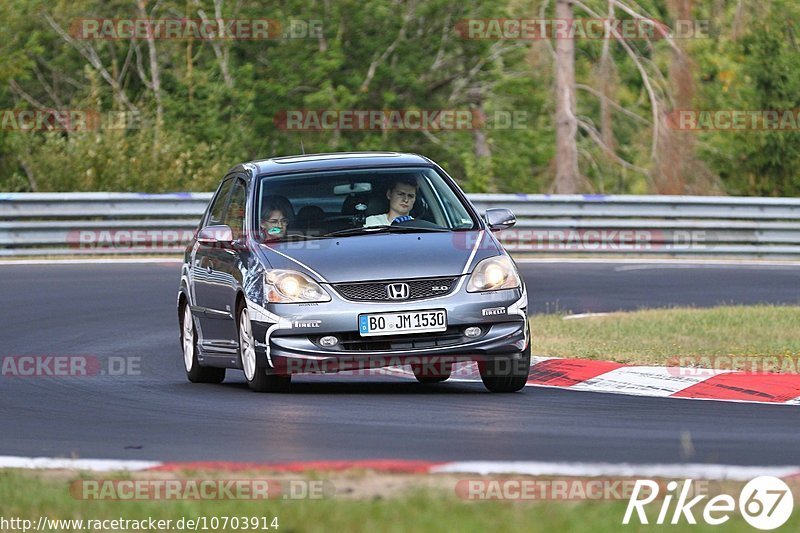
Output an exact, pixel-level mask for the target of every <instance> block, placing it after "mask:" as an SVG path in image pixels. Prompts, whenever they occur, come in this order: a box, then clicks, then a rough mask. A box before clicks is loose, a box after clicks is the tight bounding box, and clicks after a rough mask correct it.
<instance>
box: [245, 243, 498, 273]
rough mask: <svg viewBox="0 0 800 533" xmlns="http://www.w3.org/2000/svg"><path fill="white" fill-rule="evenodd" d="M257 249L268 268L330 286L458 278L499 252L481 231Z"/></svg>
mask: <svg viewBox="0 0 800 533" xmlns="http://www.w3.org/2000/svg"><path fill="white" fill-rule="evenodd" d="M259 250H260V251H261V252H262V253H263V256H264V258H265V259H266V260H267V261H268V264H269V266H270V267H271V268H283V269H291V270H301V271H303V272H305V273H307V274H309V275H311V276H312V277H313V278H315V279H316V280H318V281H322V282H329V283H341V282H345V281H365V280H384V279H399V278H424V277H439V276H458V275H460V274H462V273H463V272H471V271H472V269H473V268H474V266H475V264H477V262H478V261H480V260H481V259H484V258H486V257H492V256H496V255H498V253H500V251H499V249H498V247H497V244H496V242H495V240H494V238H493V237H492V236H491V235H490V234H489V233H488V232H484V231H458V232H447V233H382V234H374V235H357V236H350V237H345V238H340V239H317V240H311V241H295V242H284V243H275V244H269V245H265V244H262V245H260V246H259ZM470 257H471V258H472V259H471V260H470ZM468 261H469V263H470V264H469V265H467V262H468Z"/></svg>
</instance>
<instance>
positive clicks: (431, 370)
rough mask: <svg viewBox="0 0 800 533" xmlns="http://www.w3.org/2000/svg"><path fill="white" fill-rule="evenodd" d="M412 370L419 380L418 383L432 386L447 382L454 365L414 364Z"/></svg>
mask: <svg viewBox="0 0 800 533" xmlns="http://www.w3.org/2000/svg"><path fill="white" fill-rule="evenodd" d="M411 370H413V371H414V377H415V378H417V381H419V382H420V383H423V384H425V385H430V384H433V383H441V382H442V381H447V380H448V379H449V378H450V374H451V373H452V371H453V365H452V364H446V363H431V364H424V363H412V364H411Z"/></svg>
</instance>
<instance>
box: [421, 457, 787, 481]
mask: <svg viewBox="0 0 800 533" xmlns="http://www.w3.org/2000/svg"><path fill="white" fill-rule="evenodd" d="M430 473H432V474H442V473H465V474H479V475H484V476H485V475H489V474H523V475H530V476H575V477H595V476H608V477H630V478H640V479H641V478H680V479H715V480H718V479H731V480H741V481H745V480H750V479H753V478H755V477H758V476H775V477H779V478H782V477H790V476H796V475H798V474H800V466H735V465H720V464H692V463H686V464H628V463H546V462H535V461H459V462H453V463H445V464H443V465H439V466H434V467H433V468H431V470H430Z"/></svg>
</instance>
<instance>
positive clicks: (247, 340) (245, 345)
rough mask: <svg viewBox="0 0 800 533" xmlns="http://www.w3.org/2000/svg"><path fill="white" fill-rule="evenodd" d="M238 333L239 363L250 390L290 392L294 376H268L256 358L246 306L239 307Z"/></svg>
mask: <svg viewBox="0 0 800 533" xmlns="http://www.w3.org/2000/svg"><path fill="white" fill-rule="evenodd" d="M236 331H237V332H238V334H239V363H240V364H241V366H242V370H243V371H244V379H245V380H246V381H247V385H248V386H249V387H250V389H251V390H253V391H255V392H288V391H289V386H290V384H291V382H292V376H291V375H286V376H281V375H277V374H267V368H266V366H264V364H263V363H262V362H260V361H259V360H258V357H256V351H255V345H256V344H255V340H254V339H253V326H252V323H251V322H250V312H249V311H248V310H247V306H245V305H244V304H241V305H240V306H239V313H238V316H237V321H236Z"/></svg>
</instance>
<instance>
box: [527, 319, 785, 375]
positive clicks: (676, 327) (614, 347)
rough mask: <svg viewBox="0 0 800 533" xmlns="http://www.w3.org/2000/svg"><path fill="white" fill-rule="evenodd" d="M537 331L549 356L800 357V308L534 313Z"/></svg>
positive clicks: (646, 359) (536, 340)
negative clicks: (570, 315) (571, 316)
mask: <svg viewBox="0 0 800 533" xmlns="http://www.w3.org/2000/svg"><path fill="white" fill-rule="evenodd" d="M531 334H532V339H533V340H532V347H533V353H534V354H535V355H543V356H548V357H574V358H585V359H605V360H612V361H618V362H622V363H635V364H656V365H659V364H665V363H670V362H674V359H675V358H676V357H701V358H702V357H719V356H737V357H738V356H745V357H750V358H762V359H763V358H776V357H777V358H781V357H782V358H787V359H791V360H794V361H797V360H798V359H800V307H774V306H752V307H744V306H736V307H733V306H731V307H717V308H712V309H666V310H643V311H636V312H631V313H613V314H610V315H608V316H604V317H593V318H581V319H575V320H564V319H563V316H561V315H537V316H534V317H533V318H531ZM671 360H673V361H671ZM701 361H702V360H701ZM701 366H702V365H701ZM787 368H789V369H791V365H788V366H787Z"/></svg>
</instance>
